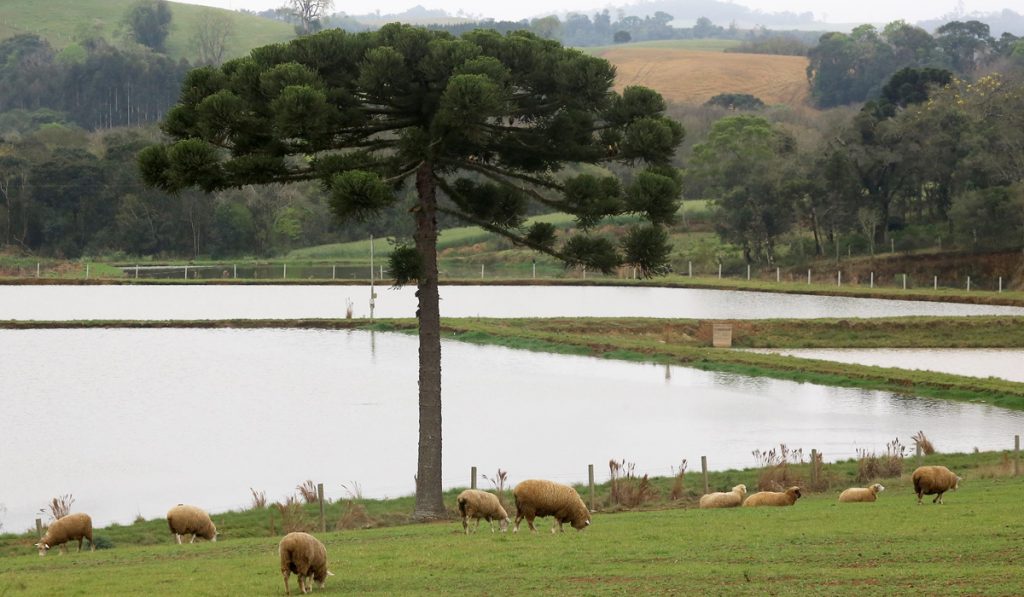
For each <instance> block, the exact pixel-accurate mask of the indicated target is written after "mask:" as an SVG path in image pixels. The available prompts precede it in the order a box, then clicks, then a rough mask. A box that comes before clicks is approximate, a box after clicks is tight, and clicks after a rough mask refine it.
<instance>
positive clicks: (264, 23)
mask: <svg viewBox="0 0 1024 597" xmlns="http://www.w3.org/2000/svg"><path fill="white" fill-rule="evenodd" d="M134 4H135V0H47V1H46V2H39V1H38V0H3V2H0V39H3V38H7V37H11V36H13V35H17V34H19V33H34V34H36V35H39V36H41V37H43V38H46V39H47V40H48V41H49V42H50V44H51V45H52V46H53V47H54V48H56V49H57V50H60V49H62V48H64V47H66V46H68V45H70V44H71V43H73V42H74V38H75V34H76V31H77V29H78V28H79V27H81V26H83V25H84V24H92V25H94V26H96V27H98V28H99V29H100V30H101V31H102V33H103V35H104V36H105V37H106V38H107V39H113V38H114V37H115V32H116V31H117V29H118V26H119V24H120V23H121V20H122V19H123V18H124V15H125V13H127V11H128V10H129V9H131V7H132V6H133V5H134ZM170 6H171V15H172V17H171V33H170V35H169V36H168V38H167V51H168V54H169V55H170V56H171V57H172V58H175V59H178V58H187V59H189V60H194V59H195V58H196V56H197V55H196V52H195V51H194V49H193V47H192V43H191V42H190V39H191V37H192V35H193V34H194V32H195V29H196V25H197V24H198V23H199V22H200V21H201V20H202V19H204V18H205V16H206V15H207V14H209V11H213V10H217V11H220V12H223V13H225V14H227V15H229V16H230V17H231V19H232V22H233V23H234V26H235V35H234V36H233V37H232V38H231V39H229V41H228V51H227V56H228V57H229V58H234V57H237V56H242V55H244V54H246V53H248V52H249V50H251V49H252V48H255V47H258V46H263V45H267V44H272V43H279V42H283V41H287V40H289V39H292V38H294V37H295V31H294V29H293V28H292V26H291V25H288V24H287V23H282V22H279V21H271V20H269V19H264V18H260V17H255V16H251V15H245V14H242V13H240V12H235V11H221V10H220V9H215V8H209V7H205V6H197V5H194V4H183V3H178V2H171V3H170Z"/></svg>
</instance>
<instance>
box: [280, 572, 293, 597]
mask: <svg viewBox="0 0 1024 597" xmlns="http://www.w3.org/2000/svg"><path fill="white" fill-rule="evenodd" d="M291 573H292V572H291V570H288V569H287V568H285V569H284V570H282V571H281V575H282V576H284V594H285V595H291V594H292V590H291V589H289V588H288V577H289V576H290V575H291Z"/></svg>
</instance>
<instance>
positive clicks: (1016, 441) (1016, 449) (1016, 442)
mask: <svg viewBox="0 0 1024 597" xmlns="http://www.w3.org/2000/svg"><path fill="white" fill-rule="evenodd" d="M1013 476H1014V477H1019V476H1020V436H1019V435H1015V436H1013Z"/></svg>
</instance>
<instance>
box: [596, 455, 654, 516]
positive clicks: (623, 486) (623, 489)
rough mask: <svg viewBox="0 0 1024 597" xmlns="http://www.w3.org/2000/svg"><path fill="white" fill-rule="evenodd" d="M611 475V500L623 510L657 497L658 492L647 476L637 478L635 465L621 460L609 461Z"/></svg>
mask: <svg viewBox="0 0 1024 597" xmlns="http://www.w3.org/2000/svg"><path fill="white" fill-rule="evenodd" d="M608 469H609V471H610V473H611V500H612V502H613V503H614V504H616V505H618V506H622V507H625V508H636V507H637V506H642V505H643V504H645V503H647V502H649V501H652V500H654V499H656V498H657V497H658V490H657V489H655V488H654V486H653V485H652V484H651V481H650V479H648V478H647V475H644V476H643V477H637V476H636V473H635V470H636V463H635V462H626V461H625V460H624V459H623V460H609V461H608Z"/></svg>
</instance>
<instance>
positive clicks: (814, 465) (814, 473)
mask: <svg viewBox="0 0 1024 597" xmlns="http://www.w3.org/2000/svg"><path fill="white" fill-rule="evenodd" d="M817 486H818V450H817V449H816V448H811V488H812V489H813V488H814V487H817Z"/></svg>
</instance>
